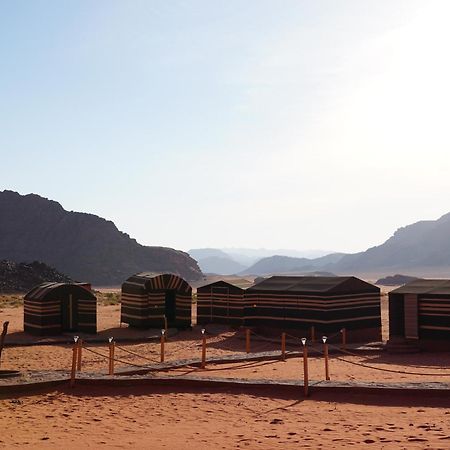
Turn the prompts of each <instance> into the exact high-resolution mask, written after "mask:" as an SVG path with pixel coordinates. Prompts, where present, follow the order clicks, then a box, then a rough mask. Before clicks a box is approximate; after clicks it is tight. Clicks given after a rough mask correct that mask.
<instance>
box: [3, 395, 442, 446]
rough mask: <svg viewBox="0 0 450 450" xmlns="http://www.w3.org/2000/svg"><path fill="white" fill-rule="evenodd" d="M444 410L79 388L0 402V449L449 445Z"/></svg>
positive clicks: (380, 402)
mask: <svg viewBox="0 0 450 450" xmlns="http://www.w3.org/2000/svg"><path fill="white" fill-rule="evenodd" d="M447 406H448V404H447V405H446V404H445V403H444V402H443V401H441V400H440V399H439V398H434V399H427V400H426V401H425V404H422V403H421V402H420V401H419V402H417V401H416V400H415V399H411V398H408V397H396V398H395V399H392V398H390V399H379V398H376V397H373V396H365V397H364V396H351V395H346V396H343V395H334V397H333V398H332V399H330V398H327V399H325V398H323V397H321V396H319V395H316V396H315V398H314V399H313V398H311V399H307V400H304V399H303V398H302V397H297V398H295V396H294V397H291V398H283V397H278V396H277V395H276V393H275V392H270V393H269V392H265V393H264V392H259V393H248V394H235V393H232V392H212V393H209V392H176V391H175V392H174V391H173V390H172V391H167V390H165V391H164V390H160V391H156V392H155V391H154V390H152V392H148V391H146V390H145V389H144V388H115V389H111V388H100V387H96V388H95V389H93V388H83V389H81V388H75V389H74V390H72V391H68V390H65V391H64V390H63V391H59V392H52V393H47V394H40V395H35V396H24V397H21V398H20V399H15V400H10V399H9V400H0V426H1V428H2V433H1V435H0V446H3V447H4V448H67V449H72V448H95V449H96V448H101V447H105V448H106V447H107V448H138V449H141V448H151V449H174V450H176V449H191V448H195V449H233V448H256V449H285V448H313V449H316V448H325V449H331V448H343V447H348V446H353V448H362V447H363V446H365V445H372V447H373V448H383V449H423V448H434V449H437V448H440V449H446V448H449V446H450V428H449V427H450V426H449V424H450V411H449V410H448V408H447Z"/></svg>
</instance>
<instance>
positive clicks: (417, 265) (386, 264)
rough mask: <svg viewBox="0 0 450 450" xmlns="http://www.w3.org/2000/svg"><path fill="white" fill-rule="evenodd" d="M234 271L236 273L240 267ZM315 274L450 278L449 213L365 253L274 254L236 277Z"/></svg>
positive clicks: (404, 229)
mask: <svg viewBox="0 0 450 450" xmlns="http://www.w3.org/2000/svg"><path fill="white" fill-rule="evenodd" d="M208 251H209V253H210V254H213V251H217V252H221V255H222V257H228V258H229V259H231V260H233V258H232V256H231V255H230V254H227V253H225V252H224V251H223V250H216V249H208ZM195 252H196V254H197V255H202V253H201V252H200V251H199V250H198V249H197V250H195ZM223 253H225V256H224V255H223ZM198 261H199V264H200V266H201V267H202V264H204V266H203V271H205V272H210V271H211V272H212V271H213V270H208V269H211V268H213V266H208V265H207V263H208V260H206V261H203V262H202V258H200V259H198ZM235 262H236V261H235ZM230 267H231V264H230ZM236 267H237V268H238V269H239V266H236ZM318 271H320V272H323V271H326V272H332V273H335V274H339V275H353V274H355V275H374V276H383V275H387V274H394V273H404V274H408V275H413V276H435V277H444V276H449V274H450V213H449V214H445V215H444V216H442V217H441V218H439V219H438V220H426V221H420V222H417V223H414V224H411V225H408V226H406V227H402V228H399V229H398V230H397V231H396V232H395V233H394V234H393V236H392V237H391V238H389V239H388V240H387V241H386V242H384V243H383V244H381V245H379V246H376V247H372V248H369V249H368V250H366V251H364V252H360V253H355V254H344V253H332V254H329V255H326V256H321V257H319V258H304V257H303V258H297V257H292V256H287V255H282V254H281V255H280V254H273V255H272V256H268V257H265V258H261V259H260V260H258V261H256V262H255V263H254V264H252V265H249V266H248V267H247V268H246V269H244V270H242V271H240V272H235V273H238V274H240V275H245V274H253V275H269V274H283V273H284V274H288V273H289V274H293V273H298V274H304V273H309V272H318ZM223 273H224V274H225V272H223Z"/></svg>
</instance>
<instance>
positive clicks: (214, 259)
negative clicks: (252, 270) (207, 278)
mask: <svg viewBox="0 0 450 450" xmlns="http://www.w3.org/2000/svg"><path fill="white" fill-rule="evenodd" d="M197 262H198V265H199V266H200V269H201V270H202V272H203V273H217V274H220V275H234V274H237V273H239V272H241V271H243V270H244V269H245V266H243V265H242V264H239V263H238V262H237V261H234V260H233V259H231V258H228V257H227V258H221V257H219V256H210V257H209V258H203V259H199V260H198V261H197Z"/></svg>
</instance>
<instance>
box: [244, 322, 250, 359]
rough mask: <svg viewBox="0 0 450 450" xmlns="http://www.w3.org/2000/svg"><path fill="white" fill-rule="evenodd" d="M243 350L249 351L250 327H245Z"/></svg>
mask: <svg viewBox="0 0 450 450" xmlns="http://www.w3.org/2000/svg"><path fill="white" fill-rule="evenodd" d="M245 351H246V352H247V353H250V328H246V329H245Z"/></svg>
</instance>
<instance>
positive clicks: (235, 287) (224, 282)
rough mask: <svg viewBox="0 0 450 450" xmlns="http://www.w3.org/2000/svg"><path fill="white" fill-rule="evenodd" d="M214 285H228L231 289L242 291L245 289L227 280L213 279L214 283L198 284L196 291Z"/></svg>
mask: <svg viewBox="0 0 450 450" xmlns="http://www.w3.org/2000/svg"><path fill="white" fill-rule="evenodd" d="M214 286H217V287H220V286H228V287H230V288H233V289H239V290H240V291H244V290H245V289H242V288H241V287H239V286H236V285H235V284H232V283H228V281H224V280H218V281H214V283H209V284H205V285H203V286H199V287H198V288H197V291H198V290H202V289H205V288H209V287H214Z"/></svg>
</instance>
